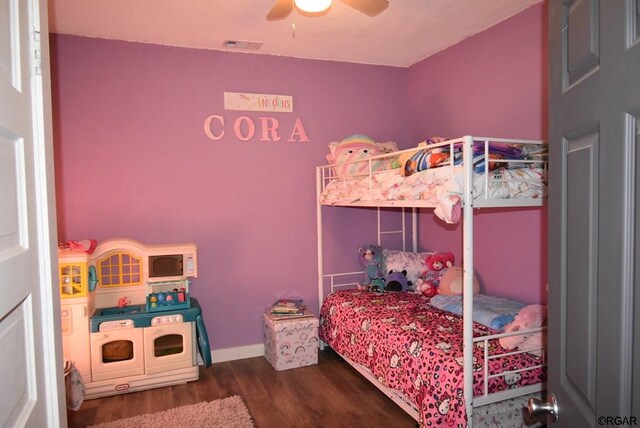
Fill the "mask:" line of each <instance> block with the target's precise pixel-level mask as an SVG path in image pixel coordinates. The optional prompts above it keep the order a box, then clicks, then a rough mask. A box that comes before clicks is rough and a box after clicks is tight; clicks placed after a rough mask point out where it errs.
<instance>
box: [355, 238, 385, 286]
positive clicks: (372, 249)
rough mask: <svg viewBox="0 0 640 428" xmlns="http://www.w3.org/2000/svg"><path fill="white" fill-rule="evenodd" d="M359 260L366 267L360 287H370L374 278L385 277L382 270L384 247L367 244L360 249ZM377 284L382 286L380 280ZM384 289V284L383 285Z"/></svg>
mask: <svg viewBox="0 0 640 428" xmlns="http://www.w3.org/2000/svg"><path fill="white" fill-rule="evenodd" d="M358 260H359V261H360V264H361V265H362V266H363V267H364V278H363V281H362V282H361V283H360V284H359V285H360V286H361V287H360V288H365V289H368V288H369V286H370V285H371V281H372V280H373V279H379V278H384V273H383V272H382V247H380V246H378V245H365V246H364V247H360V248H359V249H358ZM376 286H378V287H379V286H380V283H379V282H378V283H377V284H376ZM381 288H383V289H384V285H382V287H381Z"/></svg>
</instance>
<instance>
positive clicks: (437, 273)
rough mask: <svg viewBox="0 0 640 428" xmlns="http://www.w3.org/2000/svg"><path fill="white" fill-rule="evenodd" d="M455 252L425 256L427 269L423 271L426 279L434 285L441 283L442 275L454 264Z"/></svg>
mask: <svg viewBox="0 0 640 428" xmlns="http://www.w3.org/2000/svg"><path fill="white" fill-rule="evenodd" d="M453 262H454V256H453V253H434V254H430V255H428V256H427V257H425V258H424V263H425V265H426V266H427V270H426V271H425V272H423V276H424V280H425V281H426V282H428V283H430V284H431V285H433V286H434V287H436V288H437V287H438V286H439V285H440V280H441V278H442V275H444V273H445V272H446V271H447V269H449V268H450V267H451V266H453Z"/></svg>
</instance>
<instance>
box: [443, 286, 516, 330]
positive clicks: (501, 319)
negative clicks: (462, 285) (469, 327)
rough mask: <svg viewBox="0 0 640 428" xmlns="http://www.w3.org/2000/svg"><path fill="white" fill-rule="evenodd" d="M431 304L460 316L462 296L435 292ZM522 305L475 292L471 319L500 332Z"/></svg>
mask: <svg viewBox="0 0 640 428" xmlns="http://www.w3.org/2000/svg"><path fill="white" fill-rule="evenodd" d="M431 305H432V306H434V307H436V308H438V309H440V310H443V311H447V312H451V313H453V314H456V315H460V316H462V296H445V295H443V294H437V295H435V296H433V297H432V298H431ZM524 306H525V304H524V303H520V302H516V301H513V300H509V299H505V298H503V297H496V296H489V295H486V294H476V295H475V296H473V321H475V322H477V323H479V324H482V325H484V326H487V327H489V328H492V329H494V330H497V331H500V332H501V331H504V328H505V327H506V326H507V324H509V323H510V322H512V321H513V319H514V318H515V317H516V315H518V312H520V309H522V308H523V307H524Z"/></svg>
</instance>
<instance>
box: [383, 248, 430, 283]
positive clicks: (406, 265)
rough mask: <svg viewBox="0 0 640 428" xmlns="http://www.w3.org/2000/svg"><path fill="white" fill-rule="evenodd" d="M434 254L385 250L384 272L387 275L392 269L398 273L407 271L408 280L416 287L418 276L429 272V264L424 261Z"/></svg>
mask: <svg viewBox="0 0 640 428" xmlns="http://www.w3.org/2000/svg"><path fill="white" fill-rule="evenodd" d="M432 254H433V252H430V251H427V252H424V253H413V252H410V251H397V250H388V249H386V248H383V249H382V270H383V271H384V273H385V275H386V274H388V273H389V271H390V270H392V269H393V270H394V271H396V272H398V271H399V272H402V271H403V270H406V271H407V279H408V280H409V281H411V282H412V283H413V286H414V287H415V284H416V282H417V281H418V275H420V274H421V273H422V272H424V271H425V270H427V264H426V262H425V261H424V259H425V257H427V256H430V255H432ZM412 288H413V287H412Z"/></svg>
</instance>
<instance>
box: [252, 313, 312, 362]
mask: <svg viewBox="0 0 640 428" xmlns="http://www.w3.org/2000/svg"><path fill="white" fill-rule="evenodd" d="M309 315H311V314H309ZM264 356H265V358H266V359H267V361H269V362H270V363H271V365H272V366H273V368H274V369H276V370H287V369H293V368H296V367H304V366H310V365H313V364H318V319H317V318H315V317H313V316H309V317H304V318H291V319H287V318H286V317H277V316H272V315H271V314H269V313H265V314H264Z"/></svg>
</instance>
